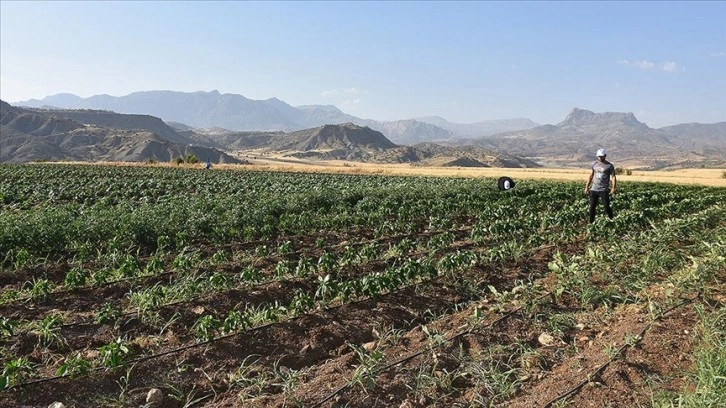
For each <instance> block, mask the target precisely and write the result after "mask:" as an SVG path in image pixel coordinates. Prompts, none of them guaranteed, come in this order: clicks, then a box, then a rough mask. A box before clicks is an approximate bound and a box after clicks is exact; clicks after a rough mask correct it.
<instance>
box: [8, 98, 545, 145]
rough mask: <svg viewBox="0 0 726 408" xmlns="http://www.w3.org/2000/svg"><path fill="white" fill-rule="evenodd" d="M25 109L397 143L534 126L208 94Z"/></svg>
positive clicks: (72, 101)
mask: <svg viewBox="0 0 726 408" xmlns="http://www.w3.org/2000/svg"><path fill="white" fill-rule="evenodd" d="M13 105H15V106H22V107H30V108H50V109H52V108H60V109H93V110H110V111H113V112H117V113H128V114H145V115H152V116H156V117H159V118H160V119H162V120H163V121H165V122H167V123H169V122H178V123H183V124H185V125H188V126H191V127H194V128H223V129H228V130H231V131H284V132H291V131H297V130H304V129H310V128H314V127H318V126H322V125H326V124H340V123H354V124H357V125H360V126H367V127H370V128H371V129H373V130H377V131H379V132H381V133H383V134H384V135H385V136H386V137H387V138H388V139H389V140H391V141H392V142H394V143H398V144H413V143H420V142H424V141H438V140H449V139H452V138H461V137H481V136H488V135H492V134H495V133H499V132H503V131H510V130H521V129H527V128H531V127H534V126H537V124H536V123H534V122H532V121H530V120H528V119H511V120H506V119H505V120H492V121H483V122H478V123H473V124H470V125H467V124H459V123H452V122H448V121H446V120H445V119H443V118H439V117H429V118H420V119H406V120H398V121H377V120H373V119H362V118H358V117H355V116H352V115H348V114H346V113H344V112H342V111H341V110H339V109H338V108H336V107H335V106H332V105H303V106H297V107H293V106H291V105H289V104H287V103H285V102H283V101H281V100H279V99H277V98H270V99H265V100H253V99H248V98H246V97H244V96H242V95H237V94H221V93H219V91H216V90H214V91H211V92H175V91H144V92H134V93H132V94H129V95H126V96H121V97H115V96H110V95H96V96H91V97H89V98H81V97H79V96H76V95H73V94H67V93H64V94H57V95H52V96H47V97H45V98H43V99H41V100H37V99H30V100H28V101H20V102H13Z"/></svg>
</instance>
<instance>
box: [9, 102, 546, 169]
mask: <svg viewBox="0 0 726 408" xmlns="http://www.w3.org/2000/svg"><path fill="white" fill-rule="evenodd" d="M0 103H1V106H0V112H1V116H0V136H1V137H0V139H1V140H0V161H4V162H26V161H38V160H48V161H67V160H74V161H149V160H154V161H170V160H172V159H175V158H177V157H182V158H183V157H186V156H187V155H190V154H192V155H194V156H195V157H197V158H198V159H199V160H210V161H212V162H214V163H219V162H223V163H242V162H244V161H245V160H244V159H239V157H242V156H243V155H257V154H270V153H276V154H279V155H283V156H288V157H296V158H307V159H342V160H356V161H369V162H377V163H419V164H422V165H426V164H427V163H431V162H432V161H436V163H437V165H452V166H453V165H458V166H467V167H472V166H481V167H484V166H497V167H538V165H537V164H536V163H534V162H532V161H530V160H526V159H521V158H518V157H515V156H512V155H504V154H501V153H498V152H495V151H491V150H487V149H484V148H480V147H474V146H467V147H465V148H459V147H444V146H439V145H435V144H432V143H423V144H419V145H415V146H401V145H396V144H394V143H393V142H391V141H390V140H388V139H387V138H386V137H385V136H384V135H383V134H382V133H381V132H378V131H375V130H373V129H371V128H369V127H365V126H359V125H356V124H354V123H343V124H337V125H323V126H319V127H316V128H311V129H305V130H299V131H295V132H281V131H274V132H261V131H248V132H231V131H228V130H225V129H219V128H216V129H206V130H195V129H194V128H191V127H189V126H187V125H183V124H176V123H174V125H175V127H176V128H173V127H171V126H169V125H167V124H166V123H164V122H163V121H161V119H159V118H156V117H153V116H149V115H136V114H119V113H114V112H110V111H98V110H90V109H80V110H72V109H35V108H34V109H27V108H19V107H14V106H11V105H9V104H7V103H5V102H2V101H0Z"/></svg>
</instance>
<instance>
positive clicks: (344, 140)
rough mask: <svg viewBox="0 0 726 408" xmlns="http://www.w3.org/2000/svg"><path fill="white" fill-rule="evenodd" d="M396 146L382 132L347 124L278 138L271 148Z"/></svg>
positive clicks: (375, 148)
mask: <svg viewBox="0 0 726 408" xmlns="http://www.w3.org/2000/svg"><path fill="white" fill-rule="evenodd" d="M395 146H396V145H395V144H393V143H392V142H391V141H390V140H388V139H386V137H385V136H383V134H382V133H380V132H377V131H375V130H373V129H371V128H369V127H361V126H358V125H355V124H353V123H346V124H342V125H325V126H321V127H317V128H314V129H307V130H301V131H297V132H293V133H290V134H287V135H285V136H284V137H276V138H274V139H273V140H272V146H271V147H272V148H274V149H277V150H298V151H308V150H332V149H350V148H358V149H371V150H382V149H390V148H392V147H395Z"/></svg>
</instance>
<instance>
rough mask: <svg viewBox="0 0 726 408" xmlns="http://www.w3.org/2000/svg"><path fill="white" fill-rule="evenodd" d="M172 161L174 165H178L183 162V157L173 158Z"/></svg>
mask: <svg viewBox="0 0 726 408" xmlns="http://www.w3.org/2000/svg"><path fill="white" fill-rule="evenodd" d="M173 163H176V165H177V166H178V165H180V164H182V163H184V158H182V157H177V158H175V159H174V160H173Z"/></svg>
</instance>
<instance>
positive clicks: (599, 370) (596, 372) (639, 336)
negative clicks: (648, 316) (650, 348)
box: [542, 292, 701, 408]
mask: <svg viewBox="0 0 726 408" xmlns="http://www.w3.org/2000/svg"><path fill="white" fill-rule="evenodd" d="M700 297H701V292H698V293H697V294H696V296H694V297H693V298H690V299H686V300H684V301H682V302H681V303H678V304H676V305H675V306H672V307H670V308H669V309H667V310H665V311H663V312H661V313H660V314H658V316H656V317H654V318H653V320H651V321H650V322H649V323H648V324H647V325H645V327H644V328H643V329H642V330H641V331H640V333H638V334H637V335H636V336H637V337H636V339H637V340H636V341H635V342H632V343H628V342H626V343H625V344H623V345H622V346H620V348H619V349H618V350H617V352H616V353H614V355H612V356H611V357H610V359H608V361H606V362H604V363H603V364H601V365H600V366H599V367H597V368H596V369H595V370H594V371H593V372H591V373H589V374H588V375H587V377H586V378H585V379H584V380H582V381H581V382H580V383H579V384H577V385H576V386H574V387H573V388H571V389H570V390H569V391H567V392H564V393H562V394H560V395H558V396H557V397H555V398H553V399H552V400H550V401H548V402H547V403H545V404H544V405H543V406H542V408H551V407H552V406H553V405H554V404H556V403H557V402H558V401H561V400H563V399H565V398H568V397H570V396H572V395H575V394H576V393H578V392H579V391H580V390H581V389H582V387H584V386H585V385H586V384H588V383H590V382H591V381H592V379H593V378H595V377H596V376H598V375H599V374H600V373H602V372H603V371H604V370H605V368H607V367H608V366H609V365H610V363H612V362H613V361H615V360H616V359H618V358H619V357H620V355H621V354H622V353H623V352H624V351H625V350H626V349H628V348H629V347H632V346H635V345H636V344H638V343H640V342H641V341H642V340H643V337H644V336H645V333H646V332H647V331H648V330H650V328H651V327H652V326H653V324H654V323H655V322H657V321H658V320H660V319H662V318H663V317H664V316H665V315H666V314H668V313H670V312H672V311H673V310H675V309H678V308H680V307H683V306H685V305H687V304H690V303H691V302H693V301H695V300H696V299H698V298H700Z"/></svg>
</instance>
